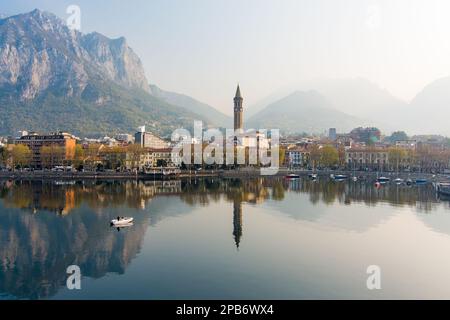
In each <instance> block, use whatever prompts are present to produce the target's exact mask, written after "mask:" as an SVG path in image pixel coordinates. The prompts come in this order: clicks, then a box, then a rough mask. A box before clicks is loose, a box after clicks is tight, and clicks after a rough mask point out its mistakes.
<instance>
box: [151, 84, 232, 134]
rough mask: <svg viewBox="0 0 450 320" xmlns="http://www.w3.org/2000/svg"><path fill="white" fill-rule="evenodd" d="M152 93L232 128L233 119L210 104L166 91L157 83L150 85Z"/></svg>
mask: <svg viewBox="0 0 450 320" xmlns="http://www.w3.org/2000/svg"><path fill="white" fill-rule="evenodd" d="M150 92H151V94H152V95H153V96H154V97H156V98H159V99H161V100H163V101H165V102H167V103H170V104H172V105H174V106H179V107H183V108H185V109H187V110H189V111H192V112H195V113H197V114H201V115H203V116H204V117H205V118H206V119H207V120H208V122H209V123H210V124H211V125H214V126H216V127H222V128H230V126H231V125H232V123H233V119H232V118H231V117H229V116H227V115H225V114H223V113H222V112H220V111H218V110H217V109H215V108H214V107H211V106H210V105H208V104H206V103H203V102H200V101H197V100H195V99H194V98H191V97H189V96H187V95H184V94H180V93H175V92H170V91H165V90H162V89H160V88H158V87H157V86H156V85H150Z"/></svg>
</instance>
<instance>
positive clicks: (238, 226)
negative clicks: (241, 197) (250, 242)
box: [233, 200, 242, 249]
mask: <svg viewBox="0 0 450 320" xmlns="http://www.w3.org/2000/svg"><path fill="white" fill-rule="evenodd" d="M233 236H234V242H235V243H236V248H237V249H239V244H240V243H241V237H242V202H241V201H238V200H235V201H234V202H233Z"/></svg>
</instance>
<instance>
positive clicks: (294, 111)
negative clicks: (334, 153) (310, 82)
mask: <svg viewBox="0 0 450 320" xmlns="http://www.w3.org/2000/svg"><path fill="white" fill-rule="evenodd" d="M366 124H367V122H365V121H364V120H361V119H358V118H356V117H354V116H351V115H348V114H346V113H344V112H341V111H338V110H336V109H335V108H334V107H333V105H332V104H331V103H330V102H329V101H328V100H327V99H326V98H325V97H324V96H323V95H321V94H320V93H318V92H317V91H295V92H294V93H292V94H290V95H289V96H287V97H285V98H282V99H280V100H278V101H275V102H274V103H272V104H270V105H268V106H267V107H266V108H265V109H263V110H261V111H260V112H258V113H257V114H256V115H254V116H253V117H251V118H250V119H249V120H248V124H247V127H252V128H265V129H272V128H275V129H280V130H281V131H282V132H284V133H300V132H307V133H323V132H324V131H326V130H328V129H329V128H331V127H334V128H337V129H338V131H339V132H347V131H349V130H350V129H352V128H354V127H355V126H358V125H366Z"/></svg>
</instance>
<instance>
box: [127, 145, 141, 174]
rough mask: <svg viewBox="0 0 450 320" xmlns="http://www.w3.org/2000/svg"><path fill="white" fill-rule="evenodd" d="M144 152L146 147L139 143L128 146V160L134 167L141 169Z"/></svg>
mask: <svg viewBox="0 0 450 320" xmlns="http://www.w3.org/2000/svg"><path fill="white" fill-rule="evenodd" d="M143 153H144V148H142V147H141V146H140V145H138V144H130V145H129V146H128V147H127V161H129V162H130V165H131V168H132V169H139V163H140V161H141V155H142V154H143Z"/></svg>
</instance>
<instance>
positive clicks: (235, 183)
mask: <svg viewBox="0 0 450 320" xmlns="http://www.w3.org/2000/svg"><path fill="white" fill-rule="evenodd" d="M449 203H450V202H449V201H447V200H446V199H440V198H439V197H438V196H437V195H436V193H435V191H434V189H433V187H432V186H431V185H423V186H403V185H402V186H397V185H394V184H389V185H385V186H383V187H381V188H379V189H377V188H375V187H374V185H373V184H372V183H366V182H364V181H359V182H353V181H344V182H333V181H329V179H327V178H320V179H319V181H310V180H308V179H307V178H302V179H300V180H291V181H289V180H286V179H284V178H254V179H243V180H239V179H219V178H215V179H198V180H195V179H192V180H181V181H175V180H173V181H164V182H162V181H146V182H142V181H140V182H139V181H128V182H108V181H104V182H102V181H77V182H63V181H60V182H51V181H47V182H42V181H33V182H31V181H15V182H13V181H0V299H156V300H158V299H314V298H319V299H335V298H337V299H348V298H361V299H396V298H405V299H416V298H425V299H431V298H438V299H441V298H446V299H450V205H449ZM117 216H127V217H133V218H134V224H133V226H131V227H128V228H122V229H117V228H113V227H111V226H110V221H111V220H112V219H114V218H115V217H117ZM70 265H77V266H79V268H80V271H81V274H82V278H81V289H80V290H69V289H68V288H67V286H66V280H67V278H68V276H69V274H68V273H67V267H68V266H70ZM369 266H377V267H378V268H379V270H380V274H379V275H380V283H381V289H374V290H369V289H368V287H367V284H366V282H367V279H368V277H369V276H370V274H368V273H367V268H368V267H369Z"/></svg>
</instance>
